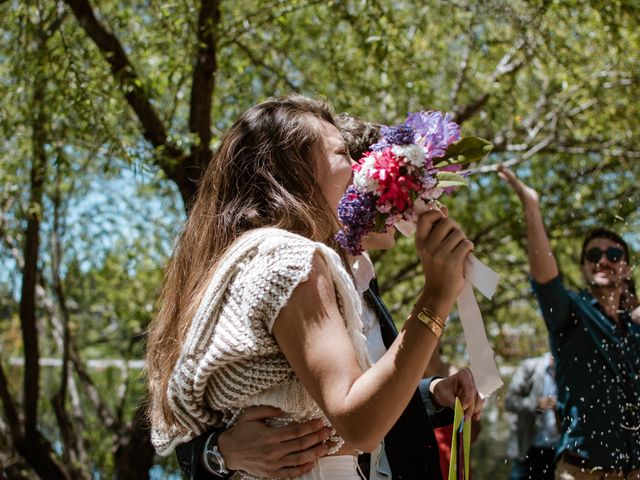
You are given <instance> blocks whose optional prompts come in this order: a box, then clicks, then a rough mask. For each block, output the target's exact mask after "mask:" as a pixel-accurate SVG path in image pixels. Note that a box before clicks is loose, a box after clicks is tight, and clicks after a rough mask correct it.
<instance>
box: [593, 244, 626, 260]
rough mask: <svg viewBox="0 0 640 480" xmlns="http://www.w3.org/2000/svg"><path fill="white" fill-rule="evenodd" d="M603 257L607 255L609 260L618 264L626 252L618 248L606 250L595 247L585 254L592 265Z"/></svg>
mask: <svg viewBox="0 0 640 480" xmlns="http://www.w3.org/2000/svg"><path fill="white" fill-rule="evenodd" d="M602 255H606V256H607V260H609V261H610V262H611V263H616V262H619V261H620V260H621V259H622V257H623V255H624V251H623V250H622V249H621V248H618V247H609V248H607V249H606V250H601V249H600V248H598V247H594V248H590V249H589V250H587V251H586V252H584V258H586V259H587V260H589V261H590V262H591V263H598V262H599V261H600V259H601V258H602Z"/></svg>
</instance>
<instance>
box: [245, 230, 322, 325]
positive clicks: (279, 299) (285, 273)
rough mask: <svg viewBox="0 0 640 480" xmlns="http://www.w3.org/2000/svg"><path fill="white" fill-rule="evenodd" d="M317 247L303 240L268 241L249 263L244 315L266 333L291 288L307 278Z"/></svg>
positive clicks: (290, 292) (274, 239) (292, 289)
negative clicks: (248, 284) (261, 325)
mask: <svg viewBox="0 0 640 480" xmlns="http://www.w3.org/2000/svg"><path fill="white" fill-rule="evenodd" d="M316 250H317V247H316V245H315V244H314V243H313V242H310V241H308V240H306V239H304V240H303V239H300V240H297V241H293V240H292V239H291V238H288V239H287V240H286V241H283V240H282V239H280V238H269V239H268V240H267V241H265V242H263V244H262V245H261V246H260V252H259V253H258V254H257V255H256V257H255V258H254V260H253V261H252V262H251V265H250V266H249V268H250V269H251V276H252V282H251V283H252V288H251V291H250V292H248V293H249V295H248V297H247V298H246V299H245V300H246V303H245V304H244V305H245V306H246V312H247V314H248V315H249V316H252V317H253V318H255V319H256V320H260V321H262V322H263V323H264V325H265V326H266V328H267V331H268V333H271V330H272V329H273V324H274V322H275V320H276V318H277V317H278V314H279V313H280V310H281V309H282V307H284V305H285V304H286V303H287V302H288V301H289V299H290V298H291V295H292V294H293V291H294V290H295V288H296V287H297V286H298V285H299V284H300V283H302V282H304V281H306V280H307V279H308V278H309V274H310V273H311V268H312V265H313V256H314V253H315V252H316Z"/></svg>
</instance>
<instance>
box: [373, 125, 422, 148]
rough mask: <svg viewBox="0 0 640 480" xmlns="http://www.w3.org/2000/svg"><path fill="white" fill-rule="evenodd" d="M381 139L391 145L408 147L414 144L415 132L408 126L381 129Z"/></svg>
mask: <svg viewBox="0 0 640 480" xmlns="http://www.w3.org/2000/svg"><path fill="white" fill-rule="evenodd" d="M380 133H382V138H384V140H386V141H387V142H388V143H390V144H393V145H409V144H411V143H413V142H414V137H415V131H414V130H413V128H411V127H410V126H409V125H406V124H403V125H393V126H392V127H382V129H381V130H380Z"/></svg>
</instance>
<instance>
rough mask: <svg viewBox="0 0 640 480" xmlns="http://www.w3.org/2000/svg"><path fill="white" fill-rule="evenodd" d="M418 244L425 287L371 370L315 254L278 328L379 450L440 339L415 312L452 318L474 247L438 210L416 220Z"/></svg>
mask: <svg viewBox="0 0 640 480" xmlns="http://www.w3.org/2000/svg"><path fill="white" fill-rule="evenodd" d="M416 248H417V251H418V254H419V255H420V259H421V262H422V265H423V267H424V269H425V272H426V274H427V281H426V282H425V289H424V291H423V293H422V295H421V296H420V298H419V299H418V302H417V303H416V305H415V307H414V309H413V311H412V313H411V315H410V316H409V318H408V319H407V321H406V322H405V324H404V327H403V329H402V331H401V332H400V333H399V335H398V337H397V339H396V340H395V341H394V343H393V344H392V345H391V347H390V348H389V350H388V351H387V353H385V355H384V356H383V357H382V358H381V359H380V360H379V361H378V362H377V363H376V364H375V365H373V366H372V367H371V368H370V369H369V370H367V371H366V372H363V371H362V369H361V368H360V367H359V364H358V361H357V355H356V352H355V350H354V347H353V344H352V343H351V340H350V337H349V336H348V333H347V331H346V329H345V326H344V322H343V319H342V316H341V315H340V311H339V309H338V304H337V300H336V297H335V292H334V287H333V283H332V280H331V277H330V274H329V269H328V266H327V265H326V264H325V263H324V261H323V260H322V259H321V258H320V257H319V256H317V255H316V258H315V260H314V265H313V271H312V272H311V274H310V276H309V278H308V280H307V281H306V282H303V283H301V284H300V285H298V287H297V288H296V290H295V291H294V293H293V295H292V296H291V298H290V299H289V302H288V303H287V305H286V306H285V307H284V308H283V309H282V310H281V311H280V314H279V315H278V318H277V319H276V321H275V324H274V327H273V333H274V335H275V337H276V339H277V341H278V343H279V345H280V347H281V348H282V351H283V353H284V354H285V356H286V357H287V360H288V361H289V363H290V364H291V366H292V367H293V370H294V371H295V373H296V375H297V376H298V378H299V379H300V381H301V382H302V383H303V384H304V385H305V387H306V388H307V390H308V391H309V393H310V394H311V395H312V396H313V398H314V399H315V400H316V402H317V403H318V404H319V405H320V407H321V408H322V410H323V411H324V412H325V414H326V415H327V417H328V418H329V420H330V421H331V424H332V425H333V427H334V428H335V429H336V430H337V431H338V433H339V434H340V435H341V436H342V437H343V438H344V439H345V441H346V442H347V443H348V444H349V445H351V446H352V447H354V448H357V449H359V450H363V451H372V450H373V449H375V448H376V446H377V445H378V443H379V442H380V440H381V439H382V438H383V437H384V436H385V435H386V433H387V432H388V431H389V430H390V429H391V427H392V426H393V424H394V423H395V422H396V420H397V419H398V418H399V417H400V415H401V413H402V412H403V410H404V408H405V407H406V405H407V404H408V403H409V400H410V399H411V396H412V395H413V393H414V392H415V389H416V386H417V385H418V382H419V381H420V379H421V377H422V373H423V371H424V369H425V367H426V365H427V363H428V361H429V358H430V357H431V354H432V352H433V350H434V348H435V346H436V342H437V337H436V336H435V334H434V333H433V332H432V330H431V329H429V328H428V327H427V326H425V325H424V324H422V322H421V321H420V320H419V319H418V318H417V315H418V314H419V313H420V312H421V310H422V308H423V307H426V308H428V309H429V310H431V311H432V312H435V313H436V314H437V315H438V316H439V317H440V318H446V317H447V315H448V314H449V312H450V310H451V308H452V306H453V304H454V302H455V300H456V297H457V295H458V293H459V292H460V290H461V288H462V285H463V280H464V279H463V263H464V259H465V258H466V256H467V255H468V253H469V252H470V251H471V249H472V248H473V245H472V244H471V242H469V241H468V240H467V239H466V237H465V235H464V234H463V233H462V231H461V230H460V229H459V227H458V226H457V225H456V224H455V222H453V221H452V220H450V219H448V218H444V215H443V214H442V213H441V212H437V211H432V212H428V213H425V214H423V215H421V217H420V219H419V221H418V228H417V233H416ZM433 272H437V274H431V275H429V273H433ZM473 407H474V406H472V408H471V410H473V409H474V408H473Z"/></svg>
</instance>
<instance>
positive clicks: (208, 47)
mask: <svg viewBox="0 0 640 480" xmlns="http://www.w3.org/2000/svg"><path fill="white" fill-rule="evenodd" d="M219 23H220V6H219V4H218V0H201V2H200V12H199V13H198V31H197V37H198V48H197V51H196V61H195V66H194V68H193V80H192V86H191V111H190V115H189V130H190V131H191V132H193V133H195V134H197V135H198V138H199V139H200V148H201V149H207V150H208V149H209V143H210V142H211V102H212V99H213V90H214V74H215V72H216V69H217V62H216V43H217V40H218V36H217V35H218V33H217V31H218V24H219Z"/></svg>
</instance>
